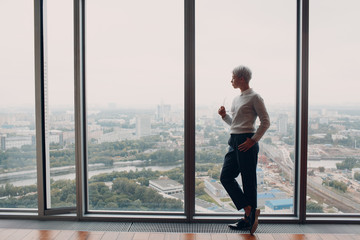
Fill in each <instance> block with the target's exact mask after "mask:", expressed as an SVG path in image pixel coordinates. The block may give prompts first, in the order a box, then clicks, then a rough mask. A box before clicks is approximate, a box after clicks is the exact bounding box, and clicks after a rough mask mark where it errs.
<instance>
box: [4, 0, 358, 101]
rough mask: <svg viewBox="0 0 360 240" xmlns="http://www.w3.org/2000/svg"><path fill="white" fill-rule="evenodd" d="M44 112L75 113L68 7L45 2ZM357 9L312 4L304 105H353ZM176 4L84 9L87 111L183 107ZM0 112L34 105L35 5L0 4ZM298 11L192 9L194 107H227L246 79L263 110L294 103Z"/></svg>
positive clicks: (285, 6) (247, 4)
mask: <svg viewBox="0 0 360 240" xmlns="http://www.w3.org/2000/svg"><path fill="white" fill-rule="evenodd" d="M47 4H48V7H47V9H48V68H49V80H48V81H49V102H50V106H57V105H71V104H73V91H74V89H73V28H72V21H73V16H72V13H73V9H72V4H73V1H72V0H62V1H53V0H51V1H48V3H47ZM359 9H360V1H358V0H346V1H339V0H337V1H335V0H316V1H310V75H309V79H310V104H337V105H338V104H339V105H342V104H357V103H359V102H360V97H359V94H358V89H359V87H360V83H359V82H360V75H359V70H358V68H359V66H360V44H359V43H360V33H359V30H358V29H359V26H358V25H359V23H360V14H359ZM183 22H184V19H183V1H175V0H171V1H170V0H155V1H147V0H144V1H139V0H136V1H135V0H134V1H120V0H102V1H97V0H88V1H87V22H86V23H87V35H86V37H87V39H86V44H87V46H86V47H87V49H86V54H87V58H86V64H87V65H86V66H87V72H86V76H87V101H88V103H89V104H90V105H91V106H92V105H97V104H98V105H107V104H109V103H116V104H118V106H128V107H131V106H154V105H156V104H159V103H160V102H164V103H167V104H179V105H182V104H183V97H184V92H183V79H184V76H183V68H184V56H183V53H184V48H183V45H184V41H183V37H184V36H183ZM0 26H1V27H0V29H1V33H2V37H1V38H0V53H1V54H0V107H4V106H15V105H33V104H34V91H35V90H34V66H33V64H34V57H33V52H34V50H33V46H34V42H33V38H34V37H33V1H29V0H17V1H12V0H0ZM295 37H296V1H295V0H293V1H289V0H274V1H269V0H261V1H260V0H246V1H245V0H242V1H240V0H224V1H218V0H197V1H196V102H197V104H211V105H213V106H217V105H221V104H222V103H223V101H224V99H226V104H228V105H229V104H230V102H231V100H232V98H233V96H234V95H235V94H238V91H239V90H236V91H235V90H234V89H232V87H231V84H230V79H231V71H232V69H233V68H234V67H235V66H237V65H239V64H244V65H247V66H249V67H250V68H251V69H252V70H253V80H252V82H251V86H252V87H253V88H254V90H255V91H257V92H258V93H260V94H261V95H262V96H263V98H264V99H265V102H266V104H269V105H273V104H289V105H293V104H294V100H295V70H296V62H295V57H296V56H295V51H296V39H295Z"/></svg>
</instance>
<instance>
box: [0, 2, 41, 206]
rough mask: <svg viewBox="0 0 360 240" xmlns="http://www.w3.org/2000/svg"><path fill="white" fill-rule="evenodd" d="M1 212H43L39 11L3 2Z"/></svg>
mask: <svg viewBox="0 0 360 240" xmlns="http://www.w3.org/2000/svg"><path fill="white" fill-rule="evenodd" d="M0 26H1V38H0V42H1V44H0V208H27V209H29V208H37V206H38V201H37V186H36V183H37V179H36V173H37V171H36V139H35V84H34V50H33V46H34V8H33V3H32V2H31V1H26V0H20V1H11V0H4V1H0Z"/></svg>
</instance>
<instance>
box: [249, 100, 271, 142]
mask: <svg viewBox="0 0 360 240" xmlns="http://www.w3.org/2000/svg"><path fill="white" fill-rule="evenodd" d="M254 108H255V111H256V113H257V115H258V117H259V119H260V126H259V127H258V129H257V130H256V132H255V134H254V136H253V137H252V139H253V140H255V141H256V142H258V141H259V140H260V139H261V138H262V136H263V135H264V134H265V132H266V130H267V129H268V128H269V127H270V117H269V114H268V112H267V110H266V107H265V104H264V100H263V99H262V98H261V97H260V96H259V95H257V97H256V99H255V101H254Z"/></svg>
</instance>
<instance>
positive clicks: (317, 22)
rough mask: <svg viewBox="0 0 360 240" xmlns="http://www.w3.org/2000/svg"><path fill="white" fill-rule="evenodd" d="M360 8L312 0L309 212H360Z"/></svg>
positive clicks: (355, 4) (353, 0) (349, 2)
mask: <svg viewBox="0 0 360 240" xmlns="http://www.w3.org/2000/svg"><path fill="white" fill-rule="evenodd" d="M359 7H360V2H359V1H356V0H347V1H335V0H331V1H325V0H321V1H310V33H309V48H310V54H309V128H308V129H309V133H308V143H309V144H308V177H307V182H308V184H307V212H308V213H328V214H334V213H336V214H338V213H340V214H341V213H360V150H359V144H360V108H359V103H360V98H359V91H358V89H359V88H360V83H359V82H360V81H359V80H360V73H359V65H360V34H359V31H357V29H358V28H359V23H360V15H359V13H358V11H357V10H358V9H359Z"/></svg>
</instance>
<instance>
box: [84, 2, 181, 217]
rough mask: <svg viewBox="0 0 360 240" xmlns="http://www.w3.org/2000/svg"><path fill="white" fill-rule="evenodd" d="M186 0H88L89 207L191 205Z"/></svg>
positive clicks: (175, 207) (125, 208) (137, 208)
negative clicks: (187, 161) (186, 172)
mask: <svg viewBox="0 0 360 240" xmlns="http://www.w3.org/2000/svg"><path fill="white" fill-rule="evenodd" d="M183 15H184V9H183V2H182V1H167V0H155V1H147V0H144V1H119V0H106V1H95V0H89V1H87V8H86V16H87V19H86V45H87V46H86V85H87V89H86V90H87V123H88V125H87V138H88V194H89V196H88V198H89V206H88V208H89V210H101V211H144V212H145V211H174V212H183V211H184V210H183V209H184V203H183V199H184V192H183V191H184V114H183V113H184V108H183V99H184V90H183V89H184V87H183V85H184V84H183V83H184V76H183V72H184V64H183V61H184V57H183V55H184V47H183V45H184V43H183V38H184V36H183V32H184V26H183V22H184V19H183Z"/></svg>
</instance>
